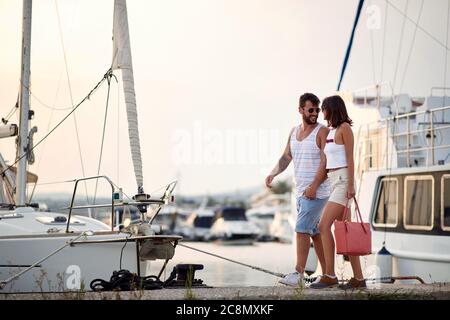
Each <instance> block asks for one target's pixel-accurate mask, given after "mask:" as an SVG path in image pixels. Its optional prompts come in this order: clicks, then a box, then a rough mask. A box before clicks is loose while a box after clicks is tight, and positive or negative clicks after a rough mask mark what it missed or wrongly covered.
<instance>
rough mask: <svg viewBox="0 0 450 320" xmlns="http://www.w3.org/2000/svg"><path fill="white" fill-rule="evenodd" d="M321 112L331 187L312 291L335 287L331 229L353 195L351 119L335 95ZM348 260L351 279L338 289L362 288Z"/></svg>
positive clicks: (354, 260)
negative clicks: (325, 125)
mask: <svg viewBox="0 0 450 320" xmlns="http://www.w3.org/2000/svg"><path fill="white" fill-rule="evenodd" d="M322 110H323V115H324V118H325V120H327V122H328V126H329V127H330V132H329V133H328V136H327V140H326V144H325V148H324V153H325V156H326V159H327V165H326V168H327V172H328V178H329V179H330V184H331V195H330V198H329V200H328V202H327V204H326V205H325V208H324V210H323V214H322V218H321V219H320V222H319V231H320V235H321V238H322V245H323V251H324V254H325V265H326V270H325V271H324V272H322V273H323V275H322V276H321V277H320V281H317V282H315V283H312V284H311V286H310V287H311V288H314V289H322V288H329V287H334V286H337V285H338V279H337V277H336V274H335V272H334V252H335V249H334V248H335V245H334V238H333V234H332V233H331V226H332V225H333V223H334V221H335V220H336V219H338V220H342V218H343V213H344V208H345V206H348V205H350V200H351V199H352V198H353V197H354V196H355V184H354V161H353V132H352V128H351V125H352V120H351V119H350V118H349V116H348V114H347V109H346V107H345V103H344V100H342V98H341V97H339V96H331V97H328V98H325V100H323V102H322ZM349 258H350V263H351V265H352V269H353V277H352V278H351V279H350V281H349V282H348V283H347V284H345V285H342V286H340V288H342V289H353V288H365V287H366V282H365V280H364V276H363V274H362V270H361V264H360V261H359V256H351V257H349Z"/></svg>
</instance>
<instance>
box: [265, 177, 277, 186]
mask: <svg viewBox="0 0 450 320" xmlns="http://www.w3.org/2000/svg"><path fill="white" fill-rule="evenodd" d="M273 178H275V176H274V175H271V174H269V175H268V176H267V177H266V187H267V188H272V180H273Z"/></svg>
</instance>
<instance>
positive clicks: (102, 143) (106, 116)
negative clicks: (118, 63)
mask: <svg viewBox="0 0 450 320" xmlns="http://www.w3.org/2000/svg"><path fill="white" fill-rule="evenodd" d="M113 77H114V78H115V79H116V81H117V78H116V76H115V75H114V74H113V73H112V72H111V73H109V75H108V78H107V79H106V81H108V93H107V95H106V108H105V118H104V120H103V132H102V142H101V145H100V155H99V158H98V166H97V176H98V175H100V167H101V165H102V156H103V145H104V142H105V132H106V120H107V119H108V107H109V94H110V92H111V79H112V78H113ZM97 187H98V179H95V191H94V200H93V204H95V199H96V198H97Z"/></svg>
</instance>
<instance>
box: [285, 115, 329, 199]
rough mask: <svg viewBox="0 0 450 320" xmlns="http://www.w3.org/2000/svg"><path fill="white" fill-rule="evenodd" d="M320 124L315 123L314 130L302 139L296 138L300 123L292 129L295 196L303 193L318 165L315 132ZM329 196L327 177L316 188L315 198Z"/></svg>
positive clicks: (291, 144) (291, 145) (318, 153)
mask: <svg viewBox="0 0 450 320" xmlns="http://www.w3.org/2000/svg"><path fill="white" fill-rule="evenodd" d="M322 127H324V126H323V125H322V124H320V123H319V124H317V126H316V127H315V128H314V130H313V131H312V132H311V133H310V134H309V135H308V136H307V137H306V138H305V139H303V140H302V141H298V140H297V133H298V130H299V129H300V125H299V126H297V127H295V129H294V130H293V131H292V134H291V139H290V147H291V155H292V162H293V163H294V174H295V193H296V196H297V197H300V196H302V195H303V192H304V191H305V189H306V188H307V187H308V186H309V185H310V184H311V183H312V182H313V181H314V177H315V176H316V174H317V170H318V169H319V166H320V149H319V147H318V146H317V140H316V138H317V133H318V132H319V130H320V128H322ZM329 196H330V184H329V182H328V179H327V180H325V181H324V182H323V183H322V184H321V185H320V186H319V188H317V193H316V198H318V199H325V198H327V197H329Z"/></svg>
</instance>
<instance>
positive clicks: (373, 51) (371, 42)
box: [370, 30, 377, 83]
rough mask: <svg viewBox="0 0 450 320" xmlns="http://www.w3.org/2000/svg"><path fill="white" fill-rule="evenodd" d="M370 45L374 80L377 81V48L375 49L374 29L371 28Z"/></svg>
mask: <svg viewBox="0 0 450 320" xmlns="http://www.w3.org/2000/svg"><path fill="white" fill-rule="evenodd" d="M370 46H371V48H372V77H373V79H372V81H373V83H377V80H376V77H375V75H376V72H375V49H374V45H373V30H370Z"/></svg>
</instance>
